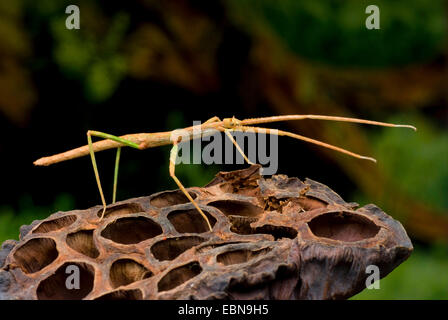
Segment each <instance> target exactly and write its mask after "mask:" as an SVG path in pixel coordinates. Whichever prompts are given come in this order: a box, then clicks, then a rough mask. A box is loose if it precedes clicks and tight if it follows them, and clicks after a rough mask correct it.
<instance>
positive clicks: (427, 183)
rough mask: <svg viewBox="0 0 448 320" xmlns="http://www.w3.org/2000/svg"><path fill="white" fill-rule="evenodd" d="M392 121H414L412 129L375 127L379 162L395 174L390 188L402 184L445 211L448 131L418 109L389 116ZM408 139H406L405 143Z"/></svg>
mask: <svg viewBox="0 0 448 320" xmlns="http://www.w3.org/2000/svg"><path fill="white" fill-rule="evenodd" d="M389 121H390V122H392V123H412V124H413V125H415V126H416V127H417V128H418V131H417V132H412V131H411V130H379V131H375V132H373V131H372V136H373V139H372V140H373V149H374V152H375V156H376V158H377V160H378V166H380V168H381V169H382V170H383V171H384V172H386V173H387V174H388V176H390V177H394V181H393V182H392V183H391V184H390V190H385V193H386V194H387V193H389V194H393V190H396V188H398V189H399V190H401V191H404V192H406V193H407V194H409V195H411V196H412V197H413V198H415V199H417V200H419V202H422V203H424V204H426V205H428V206H431V207H433V208H436V209H439V210H440V211H441V212H442V211H446V210H447V209H448V165H447V164H448V132H447V131H446V130H442V129H441V128H439V127H438V126H437V124H435V123H433V122H432V121H430V120H429V119H428V118H425V117H423V116H421V115H419V114H417V113H406V114H402V115H400V116H399V117H398V116H397V117H393V118H391V119H389ZM404 141H405V143H403V142H404Z"/></svg>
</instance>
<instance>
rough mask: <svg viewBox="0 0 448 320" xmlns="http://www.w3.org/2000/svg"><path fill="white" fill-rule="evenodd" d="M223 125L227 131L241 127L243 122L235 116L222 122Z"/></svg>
mask: <svg viewBox="0 0 448 320" xmlns="http://www.w3.org/2000/svg"><path fill="white" fill-rule="evenodd" d="M222 125H223V127H224V128H226V129H233V128H235V127H239V126H240V125H241V120H238V119H237V118H235V116H233V117H232V118H225V119H224V120H222Z"/></svg>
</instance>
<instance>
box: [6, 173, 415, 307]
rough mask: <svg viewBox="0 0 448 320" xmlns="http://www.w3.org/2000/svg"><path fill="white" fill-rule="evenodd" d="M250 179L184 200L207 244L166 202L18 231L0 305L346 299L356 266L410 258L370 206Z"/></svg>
mask: <svg viewBox="0 0 448 320" xmlns="http://www.w3.org/2000/svg"><path fill="white" fill-rule="evenodd" d="M259 169H260V167H259V166H251V167H250V168H248V169H244V170H238V171H232V172H221V173H219V174H218V175H217V176H216V178H215V179H214V180H213V181H211V182H210V183H209V184H208V185H207V186H205V187H203V188H199V187H193V188H189V189H188V192H189V193H190V194H191V196H192V197H193V198H195V200H196V201H197V203H198V204H199V206H200V207H201V208H202V210H203V211H204V212H205V214H206V215H207V216H208V218H209V221H210V223H211V225H212V227H213V231H212V232H210V231H209V229H208V227H207V224H206V222H205V220H204V219H203V218H202V216H201V215H200V214H199V213H198V211H197V210H195V208H194V207H193V205H192V204H191V203H190V202H189V201H188V199H187V198H186V197H185V195H183V194H182V193H181V192H180V191H178V190H175V191H164V192H160V193H157V194H154V195H151V196H149V197H141V198H135V199H129V200H126V201H121V202H118V203H116V204H114V205H111V206H109V207H108V208H107V211H106V213H105V217H104V219H103V220H101V221H100V219H99V217H100V216H101V213H102V207H101V206H96V207H93V208H90V209H87V210H73V211H69V212H57V213H54V214H52V215H51V216H49V217H48V218H47V219H45V220H41V221H34V222H33V223H32V224H31V225H30V226H25V227H22V228H21V235H20V241H12V240H7V241H5V242H4V243H3V246H2V250H1V251H0V267H1V269H0V299H103V300H104V299H346V298H349V297H351V296H353V295H354V294H356V293H358V292H360V291H361V290H363V289H364V288H365V282H366V278H367V277H368V276H369V274H367V273H366V268H367V266H369V265H376V266H378V268H379V270H380V275H381V277H384V276H386V275H387V274H388V273H389V272H391V271H392V270H393V269H394V268H395V267H397V266H398V265H399V264H400V263H402V262H403V261H404V260H406V259H407V258H408V257H409V255H410V254H411V252H412V250H413V248H412V244H411V241H410V240H409V238H408V236H407V234H406V232H405V230H404V229H403V227H402V226H401V224H400V223H399V222H397V221H395V220H394V219H392V218H391V217H390V216H388V215H387V214H385V213H384V212H383V211H381V209H379V208H378V207H376V206H375V205H367V206H364V207H362V208H357V207H358V205H357V204H356V203H346V202H345V201H344V200H343V199H342V198H341V197H340V196H339V195H337V194H336V193H335V192H333V191H332V190H331V189H329V188H328V187H327V186H325V185H323V184H321V183H318V182H315V181H313V180H310V179H306V180H305V181H301V180H299V179H297V178H288V177H287V176H285V175H276V176H273V177H272V178H264V177H261V176H260V174H259ZM70 270H76V272H74V273H73V274H71V273H70ZM70 276H77V277H78V278H77V280H73V279H68V278H69V277H70ZM72 280H73V282H72V283H71V284H72V287H70V283H69V285H67V282H70V281H72ZM76 281H77V282H76ZM76 284H78V285H79V288H73V286H75V285H76Z"/></svg>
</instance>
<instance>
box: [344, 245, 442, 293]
mask: <svg viewBox="0 0 448 320" xmlns="http://www.w3.org/2000/svg"><path fill="white" fill-rule="evenodd" d="M447 252H448V248H447V247H446V246H442V245H441V246H434V247H432V248H429V249H428V248H422V247H418V246H417V247H415V248H414V252H413V253H412V255H411V256H410V257H409V259H408V260H407V261H405V262H404V263H403V264H402V265H400V266H399V267H398V268H397V269H395V270H394V271H392V272H391V273H390V274H389V275H387V276H386V277H385V278H384V279H381V280H380V288H379V289H378V290H375V289H370V290H369V289H364V290H363V291H362V292H361V293H359V294H357V295H356V296H354V297H352V298H351V299H353V300H366V299H381V300H385V299H387V300H389V299H391V300H394V299H405V300H408V299H448V272H447V270H448V255H447Z"/></svg>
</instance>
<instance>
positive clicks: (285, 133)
mask: <svg viewBox="0 0 448 320" xmlns="http://www.w3.org/2000/svg"><path fill="white" fill-rule="evenodd" d="M233 130H235V131H243V132H244V131H254V132H257V133H264V134H275V135H278V136H288V137H291V138H294V139H297V140H302V141H306V142H309V143H313V144H316V145H318V146H321V147H324V148H327V149H331V150H335V151H338V152H341V153H345V154H348V155H350V156H352V157H355V158H358V159H364V160H370V161H373V162H376V159H374V158H371V157H366V156H362V155H360V154H357V153H354V152H351V151H348V150H346V149H343V148H340V147H336V146H334V145H332V144H328V143H325V142H322V141H319V140H315V139H311V138H308V137H305V136H301V135H299V134H296V133H292V132H288V131H283V130H277V129H269V128H260V127H252V126H239V127H235V128H234V129H233Z"/></svg>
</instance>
